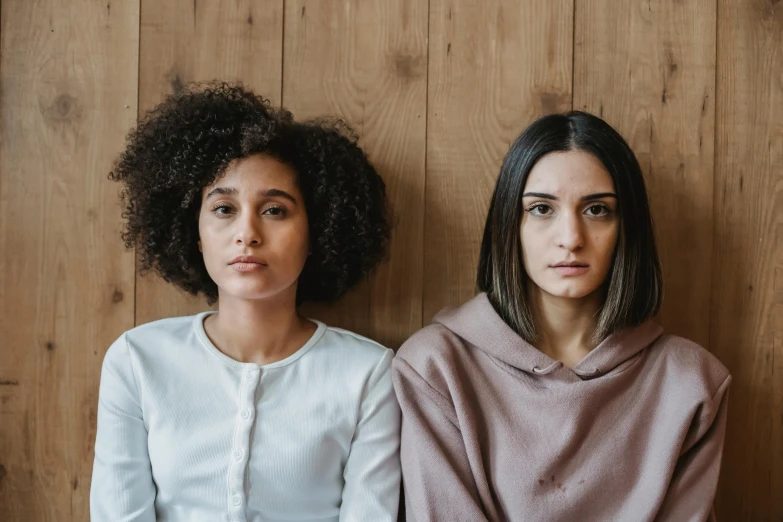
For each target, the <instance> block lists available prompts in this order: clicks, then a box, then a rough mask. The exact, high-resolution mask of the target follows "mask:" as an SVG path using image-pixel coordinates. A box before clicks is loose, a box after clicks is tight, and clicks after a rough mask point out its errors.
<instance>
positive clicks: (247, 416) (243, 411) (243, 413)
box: [240, 408, 252, 420]
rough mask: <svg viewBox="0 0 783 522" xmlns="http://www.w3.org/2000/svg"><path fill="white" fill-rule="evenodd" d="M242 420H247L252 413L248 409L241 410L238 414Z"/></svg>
mask: <svg viewBox="0 0 783 522" xmlns="http://www.w3.org/2000/svg"><path fill="white" fill-rule="evenodd" d="M240 415H241V416H242V418H243V419H245V420H247V419H249V418H250V416H251V415H252V412H251V411H250V408H247V409H244V410H242V413H240Z"/></svg>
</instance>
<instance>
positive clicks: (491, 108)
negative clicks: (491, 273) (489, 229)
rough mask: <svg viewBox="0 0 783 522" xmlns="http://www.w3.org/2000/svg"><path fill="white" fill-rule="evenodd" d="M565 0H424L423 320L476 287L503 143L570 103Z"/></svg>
mask: <svg viewBox="0 0 783 522" xmlns="http://www.w3.org/2000/svg"><path fill="white" fill-rule="evenodd" d="M572 24H573V13H572V2H571V1H570V0H532V1H529V2H516V1H512V0H487V1H485V2H474V1H471V0H431V7H430V68H429V95H428V97H429V106H428V121H427V126H428V132H427V184H426V185H427V186H426V223H425V236H424V237H425V241H424V245H425V247H424V266H425V268H424V298H423V309H424V321H425V323H428V322H429V321H430V319H431V318H432V316H433V315H435V313H436V312H437V311H438V310H440V309H441V308H442V307H443V306H446V305H451V304H458V303H461V302H464V301H466V300H467V299H469V298H470V297H472V296H473V295H474V294H475V279H476V266H477V262H478V251H479V247H480V243H481V235H482V233H483V227H484V220H485V218H486V213H487V210H488V208H489V199H490V196H491V195H492V189H493V187H494V184H495V180H496V179H497V175H498V173H499V171H500V164H501V163H502V160H503V156H504V155H505V153H506V151H507V150H508V147H509V145H510V144H511V142H513V140H514V139H515V138H516V137H517V135H518V134H519V133H520V132H521V131H522V130H523V128H524V127H526V126H527V125H528V124H530V123H531V122H532V121H533V120H534V119H535V118H537V117H539V116H542V115H543V114H546V113H550V112H556V111H564V110H568V109H569V108H570V107H571V62H572V54H571V52H572V34H573V25H572Z"/></svg>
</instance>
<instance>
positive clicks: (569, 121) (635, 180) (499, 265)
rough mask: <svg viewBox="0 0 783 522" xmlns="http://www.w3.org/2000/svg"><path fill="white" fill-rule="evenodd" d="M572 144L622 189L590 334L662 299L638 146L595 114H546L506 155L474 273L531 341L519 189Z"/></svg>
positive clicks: (604, 332)
mask: <svg viewBox="0 0 783 522" xmlns="http://www.w3.org/2000/svg"><path fill="white" fill-rule="evenodd" d="M574 150H578V151H583V152H587V153H590V154H592V155H593V156H595V157H596V158H598V160H600V161H601V163H602V164H603V166H604V168H605V169H606V170H607V171H608V172H609V175H610V176H611V177H612V182H613V183H614V188H615V190H616V191H617V206H618V216H619V225H620V226H619V230H618V237H617V246H616V247H615V252H614V259H613V262H612V267H611V269H610V271H609V276H608V277H607V280H606V282H605V283H604V286H603V291H604V292H605V299H604V304H603V306H602V307H601V310H600V312H599V318H598V325H597V327H596V330H595V332H594V334H593V340H594V341H595V342H600V341H602V340H603V339H604V338H606V337H607V336H608V335H610V334H612V333H614V332H616V331H618V330H621V329H623V328H625V327H628V326H635V325H638V324H640V323H642V322H644V321H645V320H646V319H648V318H650V317H652V316H654V315H656V314H657V313H658V310H659V309H660V307H661V299H662V294H663V277H662V275H661V266H660V262H659V261H658V252H657V250H656V248H655V235H654V233H653V223H652V216H651V215H650V205H649V203H648V201H647V190H646V189H645V186H644V178H643V177H642V170H641V168H640V167H639V162H638V161H637V160H636V156H635V155H634V153H633V151H632V150H631V148H630V147H629V146H628V144H627V143H626V142H625V140H624V139H623V138H622V136H620V134H619V133H618V132H617V131H616V130H614V129H613V128H612V127H611V126H610V125H609V124H608V123H606V122H605V121H603V120H602V119H601V118H598V117H597V116H593V115H592V114H587V113H585V112H580V111H573V112H568V113H565V114H552V115H549V116H544V117H543V118H540V119H539V120H537V121H535V122H534V123H533V124H531V125H530V126H529V127H528V128H527V129H525V131H524V132H522V134H521V135H520V136H519V137H518V138H517V139H516V141H514V144H513V145H511V148H510V149H509V151H508V153H507V154H506V157H505V159H504V160H503V166H502V167H501V168H500V176H499V178H498V181H497V185H495V192H494V194H493V195H492V202H491V204H490V206H489V213H488V215H487V222H486V225H485V227H484V238H483V240H482V243H481V254H480V257H479V266H478V277H477V286H478V289H479V291H482V292H486V293H487V296H488V297H489V300H490V302H491V303H492V306H493V307H494V308H495V310H496V311H497V313H498V314H499V315H500V316H501V317H502V318H503V320H504V321H505V322H506V323H507V324H508V325H509V326H510V327H511V328H513V329H514V330H515V331H516V332H517V333H518V334H519V335H520V336H521V337H522V338H523V339H525V340H526V341H527V342H529V343H534V342H535V341H536V340H537V339H538V331H537V328H536V324H535V321H534V319H533V314H532V310H531V308H530V304H529V297H528V295H527V294H526V290H525V289H526V287H527V285H528V277H527V274H526V273H525V269H524V265H523V263H522V248H521V243H520V237H519V234H520V231H519V230H520V228H519V227H520V224H521V222H522V216H523V209H522V193H523V191H524V189H525V184H526V183H527V178H528V175H529V174H530V171H531V170H532V169H533V166H534V165H535V164H536V162H537V161H538V160H539V159H541V158H543V157H544V156H546V155H547V154H550V153H552V152H565V151H574Z"/></svg>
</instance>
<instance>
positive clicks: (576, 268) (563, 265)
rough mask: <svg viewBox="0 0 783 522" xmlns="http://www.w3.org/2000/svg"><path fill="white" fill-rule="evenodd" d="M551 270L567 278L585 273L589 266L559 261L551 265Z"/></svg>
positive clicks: (581, 263) (579, 262) (582, 263)
mask: <svg viewBox="0 0 783 522" xmlns="http://www.w3.org/2000/svg"><path fill="white" fill-rule="evenodd" d="M552 268H554V270H555V272H557V273H558V274H560V275H561V276H566V277H568V276H578V275H582V274H584V273H586V272H587V271H588V270H589V269H590V265H589V264H587V263H584V262H582V261H561V262H560V263H557V264H555V265H552Z"/></svg>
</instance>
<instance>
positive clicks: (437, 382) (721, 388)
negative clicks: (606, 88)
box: [393, 112, 731, 522]
mask: <svg viewBox="0 0 783 522" xmlns="http://www.w3.org/2000/svg"><path fill="white" fill-rule="evenodd" d="M477 286H478V290H479V292H480V293H479V294H478V295H477V296H476V297H474V298H473V299H471V300H470V301H468V302H467V303H465V304H463V305H462V306H459V307H457V308H450V309H445V310H443V311H442V312H440V313H439V314H438V315H437V316H436V317H435V319H434V323H433V324H432V325H430V326H427V327H426V328H424V329H423V330H421V331H419V332H417V333H416V334H415V335H414V336H413V337H411V338H410V339H409V340H408V341H407V342H406V343H405V344H404V345H403V347H402V348H401V349H400V351H399V352H398V355H397V357H396V358H395V359H394V363H393V368H394V386H395V390H396V393H397V397H398V400H399V402H400V406H401V408H402V415H403V421H402V443H401V444H402V445H401V459H402V471H403V484H404V486H405V504H406V513H407V519H408V520H409V521H427V520H433V521H443V522H446V521H449V522H452V521H481V520H492V521H498V520H519V521H538V520H541V521H548V522H552V521H576V520H579V521H607V520H617V521H653V520H671V521H678V522H680V521H703V520H709V519H712V518H713V514H712V503H713V499H714V496H715V490H716V487H717V482H718V472H719V469H720V461H721V453H722V448H723V439H724V433H725V426H726V403H727V397H728V387H729V383H730V381H731V378H730V376H729V373H728V371H727V370H726V368H725V367H724V366H723V365H722V364H721V363H720V362H719V361H718V360H717V359H716V358H715V357H714V356H712V355H711V354H710V353H709V352H707V351H706V350H705V349H703V348H701V347H700V346H698V345H696V344H694V343H692V342H690V341H688V340H686V339H682V338H680V337H675V336H673V335H667V334H665V333H664V332H663V330H662V328H661V327H660V326H659V325H658V324H656V322H655V321H654V320H653V318H654V316H655V315H656V314H657V312H658V310H659V308H660V305H661V297H662V292H663V283H662V277H661V268H660V265H659V261H658V254H657V252H656V247H655V238H654V235H653V224H652V219H651V216H650V208H649V204H648V200H647V192H646V190H645V186H644V180H643V177H642V172H641V169H640V167H639V163H638V162H637V160H636V157H635V156H634V154H633V152H632V151H631V149H630V148H629V146H628V144H627V143H626V142H625V141H624V140H623V138H622V137H621V136H620V135H619V134H618V133H617V132H616V131H615V130H614V129H613V128H612V127H610V126H609V125H608V124H607V123H606V122H604V121H603V120H601V119H600V118H597V117H595V116H592V115H590V114H586V113H583V112H570V113H567V114H556V115H550V116H546V117H543V118H541V119H539V120H538V121H536V122H534V123H533V124H532V125H530V126H529V127H528V128H527V129H526V130H525V131H524V132H523V133H522V134H521V135H520V136H519V137H518V138H517V140H516V141H515V142H514V144H513V145H512V146H511V149H510V150H509V152H508V154H507V155H506V158H505V160H504V162H503V166H502V167H501V171H500V176H499V178H498V181H497V185H496V187H495V192H494V194H493V196H492V202H491V204H490V208H489V214H488V216H487V221H486V226H485V229H484V238H483V241H482V245H481V254H480V259H479V267H478V277H477Z"/></svg>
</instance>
